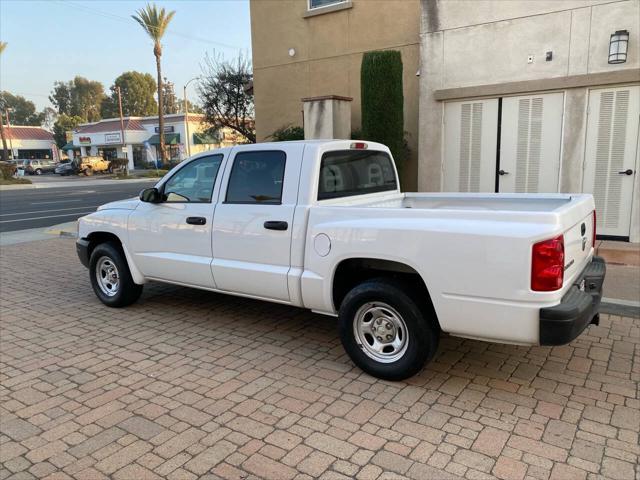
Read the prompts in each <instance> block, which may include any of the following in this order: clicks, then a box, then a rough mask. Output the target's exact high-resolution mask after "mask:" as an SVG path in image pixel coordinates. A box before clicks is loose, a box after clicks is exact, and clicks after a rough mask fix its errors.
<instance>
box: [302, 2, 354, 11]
mask: <svg viewBox="0 0 640 480" xmlns="http://www.w3.org/2000/svg"><path fill="white" fill-rule="evenodd" d="M340 3H347V0H309V10H313V9H314V8H322V7H328V6H329V5H338V4H340Z"/></svg>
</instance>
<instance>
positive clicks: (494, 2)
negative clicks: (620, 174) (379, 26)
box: [418, 0, 640, 191]
mask: <svg viewBox="0 0 640 480" xmlns="http://www.w3.org/2000/svg"><path fill="white" fill-rule="evenodd" d="M623 29H627V30H629V32H630V42H629V55H628V57H627V62H626V63H624V64H620V65H609V64H608V50H609V37H610V35H611V34H612V33H613V32H615V31H616V30H623ZM547 51H552V52H553V60H552V61H550V62H547V61H545V53H546V52H547ZM529 55H533V56H534V61H533V63H528V58H527V57H528V56H529ZM639 67H640V2H639V1H638V0H620V1H611V0H592V1H577V0H552V1H547V0H528V1H501V0H446V1H435V0H423V2H422V32H421V68H420V70H421V77H420V134H419V136H420V138H419V174H418V175H419V178H418V186H419V189H420V190H427V191H429V190H433V191H437V190H439V189H440V184H441V169H442V121H443V103H442V102H439V101H437V100H435V98H434V92H436V91H437V90H441V89H447V88H458V87H480V86H483V85H492V84H504V83H508V82H516V81H527V80H531V81H536V80H545V79H550V78H560V77H566V76H570V75H588V74H595V73H601V72H612V71H616V70H628V69H637V68H639ZM541 85H543V83H541ZM587 96H588V89H587V88H575V89H568V90H567V91H566V95H565V98H566V101H565V115H564V132H565V135H564V137H563V154H562V172H561V189H562V190H563V191H577V190H579V189H580V188H581V165H582V161H583V159H584V135H585V128H586V103H587Z"/></svg>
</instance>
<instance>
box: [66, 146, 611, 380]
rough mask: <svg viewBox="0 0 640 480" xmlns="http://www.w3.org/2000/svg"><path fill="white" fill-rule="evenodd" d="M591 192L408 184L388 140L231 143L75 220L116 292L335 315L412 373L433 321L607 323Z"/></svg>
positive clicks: (113, 297) (502, 335) (371, 369)
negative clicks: (152, 285) (210, 296)
mask: <svg viewBox="0 0 640 480" xmlns="http://www.w3.org/2000/svg"><path fill="white" fill-rule="evenodd" d="M595 238H596V216H595V204H594V200H593V197H592V196H591V195H585V194H564V193H562V194H495V193H403V192H401V191H400V186H399V182H398V176H397V172H396V168H395V164H394V162H393V159H392V157H391V153H390V151H389V149H388V148H387V147H385V146H384V145H381V144H378V143H373V142H363V141H349V140H315V141H292V142H280V143H264V144H253V145H238V146H235V147H228V148H221V149H218V150H212V151H209V152H205V153H201V154H198V155H196V156H194V157H192V158H191V159H189V160H188V161H185V162H183V163H181V164H180V165H178V166H176V167H175V168H173V169H172V170H171V171H170V172H169V173H168V174H167V175H165V177H164V178H163V179H161V180H160V181H159V182H158V183H157V184H156V186H155V187H153V188H147V189H145V190H143V191H142V193H141V194H140V197H139V198H136V199H130V200H123V201H118V202H112V203H108V204H106V205H103V206H101V207H99V208H98V211H96V212H94V213H91V214H89V215H87V216H84V217H82V218H80V219H79V225H78V240H77V242H76V248H77V252H78V256H79V258H80V260H81V262H82V263H83V265H85V266H86V267H87V268H88V269H89V278H90V281H91V285H92V287H93V290H94V292H95V294H96V295H97V297H98V298H99V299H100V300H101V301H102V302H103V303H104V304H105V305H107V306H111V307H124V306H126V305H129V304H131V303H133V302H135V301H136V300H137V299H138V298H139V296H140V294H141V292H142V288H143V284H144V283H145V282H147V281H150V280H153V281H160V282H166V283H172V284H177V285H183V286H188V287H195V288H200V289H204V290H210V291H216V292H222V293H228V294H233V295H240V296H245V297H251V298H256V299H261V300H268V301H272V302H277V303H284V304H288V305H293V306H297V307H302V308H307V309H310V310H313V311H315V312H318V313H322V314H326V315H332V316H337V317H338V323H339V331H340V338H341V340H342V344H343V346H344V348H345V350H346V351H347V353H348V354H349V356H350V357H351V359H352V360H353V362H354V363H355V364H356V365H358V366H359V367H360V368H362V369H363V370H365V371H366V372H367V373H369V374H371V375H374V376H377V377H380V378H385V379H389V380H399V379H403V378H407V377H409V376H411V375H413V374H415V373H417V372H419V371H420V370H421V369H422V367H423V365H424V364H425V363H426V362H428V361H429V360H430V359H432V358H433V356H434V355H435V353H436V349H437V347H438V341H439V335H440V332H441V331H443V332H447V333H449V334H451V335H456V336H461V337H468V338H473V339H480V340H486V341H491V342H500V343H510V344H518V345H561V344H565V343H569V342H570V341H572V340H573V339H575V338H576V337H577V336H578V335H580V334H581V333H582V332H583V331H584V330H585V329H586V328H587V327H588V326H589V325H590V324H591V323H596V324H597V323H598V320H599V317H598V311H599V306H600V299H601V297H602V284H603V281H604V276H605V264H604V261H603V260H602V259H600V258H599V257H594V245H595Z"/></svg>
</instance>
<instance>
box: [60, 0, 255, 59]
mask: <svg viewBox="0 0 640 480" xmlns="http://www.w3.org/2000/svg"><path fill="white" fill-rule="evenodd" d="M56 3H59V4H67V5H72V6H73V7H75V8H79V9H80V10H84V11H85V12H87V13H92V14H94V15H98V16H100V17H104V18H108V19H110V20H116V21H119V22H126V23H127V24H128V25H131V26H133V24H132V23H131V22H132V20H133V19H132V18H129V17H123V16H121V15H116V14H115V13H109V12H104V11H102V10H97V9H95V8H91V7H87V6H86V5H82V4H79V3H75V2H72V1H69V0H56ZM167 33H169V34H171V35H175V36H176V37H182V38H186V39H189V40H195V41H198V42H203V43H210V44H212V45H217V46H219V47H224V48H231V49H234V50H244V48H242V47H238V46H236V45H229V44H227V43H222V42H217V41H215V40H209V39H206V38H201V37H196V36H194V35H188V34H186V33H182V32H176V31H174V30H169V29H167Z"/></svg>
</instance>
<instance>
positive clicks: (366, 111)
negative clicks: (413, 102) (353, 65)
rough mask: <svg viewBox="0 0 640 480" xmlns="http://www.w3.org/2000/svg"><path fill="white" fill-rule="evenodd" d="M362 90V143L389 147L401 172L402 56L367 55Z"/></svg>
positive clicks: (388, 53)
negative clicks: (367, 141)
mask: <svg viewBox="0 0 640 480" xmlns="http://www.w3.org/2000/svg"><path fill="white" fill-rule="evenodd" d="M360 88H361V93H360V95H361V105H362V107H361V108H362V137H363V140H371V141H374V142H380V143H383V144H385V145H387V146H388V147H389V149H390V150H391V153H392V154H393V158H394V159H395V161H396V165H397V166H398V169H400V167H401V165H402V162H403V161H404V159H405V156H406V150H405V148H404V96H403V93H402V56H401V55H400V52H399V51H396V50H385V51H375V52H366V53H365V54H364V55H363V56H362V66H361V68H360Z"/></svg>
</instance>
